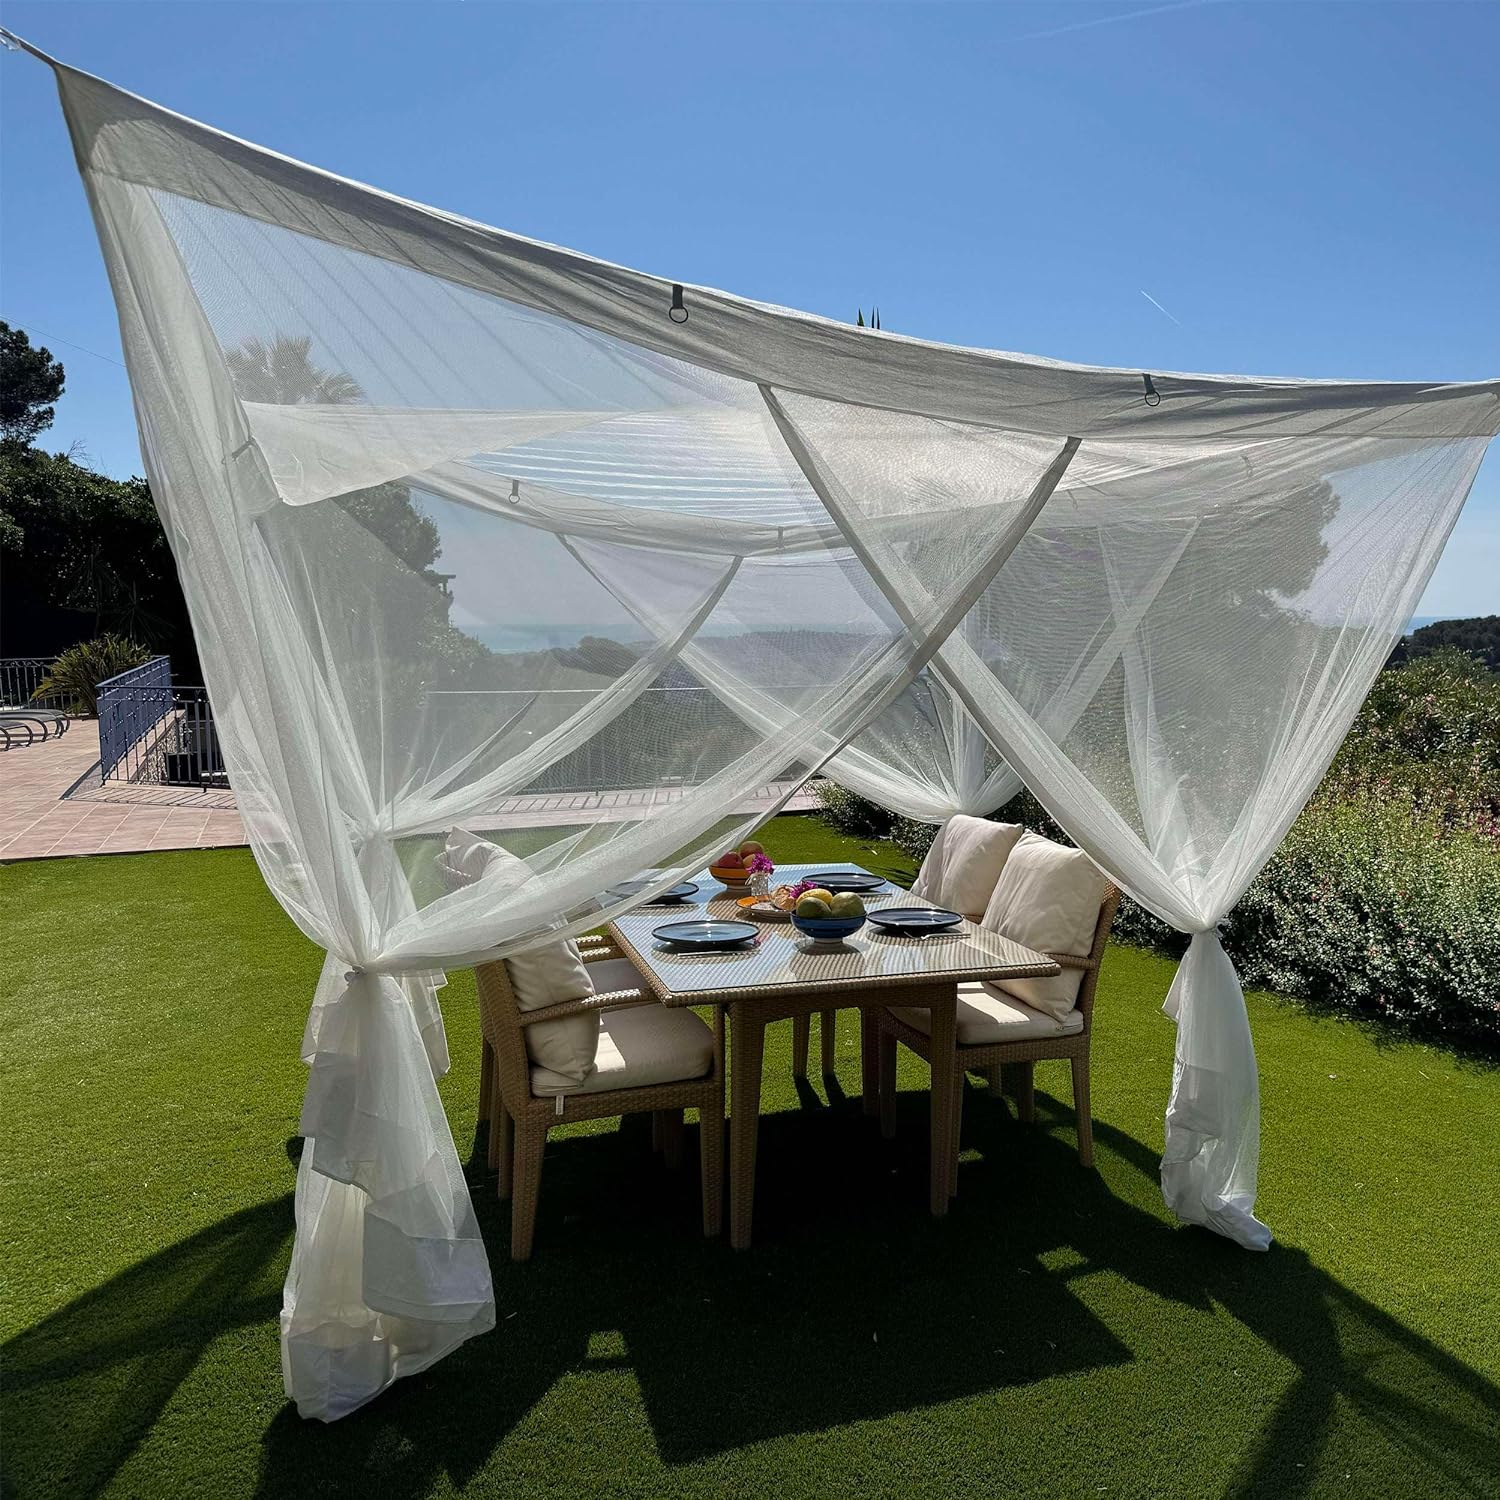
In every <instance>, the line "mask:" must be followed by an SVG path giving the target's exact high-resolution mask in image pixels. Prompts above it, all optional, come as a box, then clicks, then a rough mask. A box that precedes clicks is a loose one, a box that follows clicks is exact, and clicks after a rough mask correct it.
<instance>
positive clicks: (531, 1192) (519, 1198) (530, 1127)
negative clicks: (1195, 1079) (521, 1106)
mask: <svg viewBox="0 0 1500 1500" xmlns="http://www.w3.org/2000/svg"><path fill="white" fill-rule="evenodd" d="M546 1147H547V1127H546V1125H545V1124H538V1123H537V1122H536V1121H535V1120H520V1121H517V1123H516V1168H515V1172H516V1182H515V1186H516V1193H515V1198H514V1200H513V1201H512V1203H511V1207H510V1258H511V1259H512V1260H530V1259H531V1242H532V1239H533V1238H534V1237H535V1235H536V1205H537V1198H538V1196H539V1195H540V1193H541V1190H542V1156H543V1154H544V1152H545V1151H546Z"/></svg>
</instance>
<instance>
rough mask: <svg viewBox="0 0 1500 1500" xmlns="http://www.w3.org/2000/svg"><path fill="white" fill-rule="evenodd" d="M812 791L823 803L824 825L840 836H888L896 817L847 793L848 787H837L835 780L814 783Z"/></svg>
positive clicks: (877, 804) (849, 792)
mask: <svg viewBox="0 0 1500 1500" xmlns="http://www.w3.org/2000/svg"><path fill="white" fill-rule="evenodd" d="M813 792H814V794H815V795H816V797H817V799H818V801H819V802H821V803H822V804H823V820H824V822H826V823H828V824H829V825H830V826H832V827H833V828H836V829H837V830H838V831H839V832H840V833H842V834H846V835H847V836H848V837H850V838H854V839H883V838H888V837H889V836H890V832H891V827H892V825H893V824H894V823H895V822H896V818H895V816H894V814H892V813H889V812H887V811H886V810H885V808H883V807H881V806H880V804H879V803H877V802H871V801H870V800H869V798H868V797H861V796H860V795H859V793H858V792H851V791H850V790H849V788H848V787H846V786H840V785H839V784H838V782H836V781H828V780H823V781H815V782H814V783H813ZM902 821H905V820H904V819H903V820H902ZM902 847H903V848H904V847H905V846H904V845H903V846H902Z"/></svg>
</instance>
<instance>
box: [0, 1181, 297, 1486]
mask: <svg viewBox="0 0 1500 1500" xmlns="http://www.w3.org/2000/svg"><path fill="white" fill-rule="evenodd" d="M291 1239H292V1195H291V1194H290V1193H287V1194H286V1195H285V1196H284V1197H280V1198H275V1199H272V1200H271V1201H270V1202H268V1203H262V1204H259V1205H257V1206H256V1207H255V1208H248V1209H245V1210H243V1211H242V1212H240V1213H237V1214H233V1215H231V1216H230V1217H229V1218H227V1219H224V1220H223V1221H221V1222H220V1223H218V1224H215V1225H214V1226H213V1227H212V1228H210V1229H205V1230H203V1231H202V1232H201V1233H200V1234H195V1235H194V1236H192V1238H191V1239H186V1240H183V1241H182V1243H181V1244H178V1245H174V1246H172V1248H171V1249H170V1250H164V1251H162V1252H161V1253H160V1254H159V1255H154V1256H152V1257H151V1258H150V1259H149V1260H143V1261H141V1262H140V1264H139V1265H135V1266H132V1267H131V1268H130V1269H129V1270H128V1271H125V1272H122V1273H121V1274H120V1275H119V1276H116V1277H115V1278H114V1279H113V1280H112V1281H108V1282H106V1283H105V1284H104V1285H103V1286H101V1287H99V1288H98V1289H97V1290H96V1291H92V1292H90V1293H88V1294H87V1295H86V1296H84V1297H80V1298H79V1299H78V1300H77V1301H76V1302H72V1303H70V1304H69V1305H68V1306H67V1307H65V1308H63V1309H62V1311H61V1312H58V1313H56V1314H54V1315H53V1316H52V1317H50V1318H47V1319H44V1320H43V1321H42V1322H41V1323H38V1324H37V1325H36V1326H35V1327H34V1328H29V1329H27V1330H26V1331H25V1332H24V1333H21V1334H18V1335H17V1336H16V1337H15V1338H13V1339H12V1340H10V1342H9V1343H7V1344H6V1345H5V1346H4V1349H3V1350H0V1360H3V1366H4V1412H5V1436H6V1441H5V1464H4V1475H5V1478H4V1483H3V1485H0V1489H3V1490H4V1492H5V1493H6V1494H8V1495H17V1496H20V1495H38V1494H55V1495H67V1496H86V1495H96V1494H98V1493H99V1491H100V1490H102V1489H103V1488H104V1487H105V1485H107V1484H108V1483H109V1481H110V1480H111V1479H112V1478H113V1477H114V1475H115V1474H116V1473H117V1472H118V1471H119V1469H120V1468H121V1467H122V1466H123V1465H124V1464H125V1463H126V1462H127V1461H128V1460H129V1458H130V1456H131V1454H132V1453H134V1452H135V1450H136V1448H137V1446H138V1445H139V1444H140V1443H141V1441H142V1440H143V1439H144V1438H145V1437H146V1435H147V1433H149V1432H150V1430H151V1427H152V1426H153V1424H154V1423H155V1422H156V1420H157V1418H158V1417H159V1416H160V1415H161V1413H162V1411H163V1409H164V1408H165V1407H166V1405H167V1403H168V1402H169V1401H170V1400H171V1399H172V1395H173V1393H174V1392H175V1391H176V1389H177V1387H178V1386H179V1385H180V1384H181V1383H182V1382H183V1381H184V1380H185V1379H187V1377H188V1376H189V1375H190V1374H191V1373H192V1371H193V1368H194V1366H195V1365H196V1364H197V1363H198V1361H199V1359H200V1358H201V1357H202V1356H203V1354H204V1352H205V1351H206V1350H207V1349H208V1347H209V1345H210V1344H211V1343H213V1342H214V1340H215V1339H218V1338H220V1337H222V1336H223V1335H225V1334H228V1333H232V1332H234V1331H235V1330H236V1329H244V1328H258V1329H260V1328H264V1326H265V1324H266V1323H268V1322H270V1323H274V1322H275V1321H276V1318H277V1315H278V1314H279V1313H280V1311H281V1277H282V1275H283V1274H284V1272H285V1267H286V1258H287V1256H288V1254H289V1253H290V1250H291ZM264 1347H265V1349H266V1352H267V1353H270V1351H271V1350H272V1349H274V1347H275V1346H274V1344H273V1343H270V1342H267V1343H266V1344H265V1346H264ZM252 1357H253V1356H252Z"/></svg>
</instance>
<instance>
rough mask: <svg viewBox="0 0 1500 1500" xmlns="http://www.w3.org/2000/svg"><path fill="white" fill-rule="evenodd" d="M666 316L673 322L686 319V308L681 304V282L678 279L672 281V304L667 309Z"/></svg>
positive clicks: (681, 321)
mask: <svg viewBox="0 0 1500 1500" xmlns="http://www.w3.org/2000/svg"><path fill="white" fill-rule="evenodd" d="M667 316H668V317H669V318H670V319H671V320H672V321H673V322H674V323H686V322H687V320H688V310H687V308H686V307H685V306H683V302H682V283H681V282H680V281H674V282H673V283H672V305H671V307H669V308H668V309H667Z"/></svg>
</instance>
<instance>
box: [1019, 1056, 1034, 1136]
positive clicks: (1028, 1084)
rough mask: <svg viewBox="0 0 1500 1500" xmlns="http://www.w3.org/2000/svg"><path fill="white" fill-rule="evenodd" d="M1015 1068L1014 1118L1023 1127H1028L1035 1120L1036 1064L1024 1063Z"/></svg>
mask: <svg viewBox="0 0 1500 1500" xmlns="http://www.w3.org/2000/svg"><path fill="white" fill-rule="evenodd" d="M1015 1066H1016V1073H1015V1078H1016V1118H1017V1119H1018V1120H1020V1121H1021V1123H1022V1124H1023V1125H1030V1124H1031V1122H1032V1121H1033V1120H1035V1119H1036V1081H1035V1073H1036V1064H1035V1063H1029V1062H1024V1063H1017V1064H1016V1065H1015Z"/></svg>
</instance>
